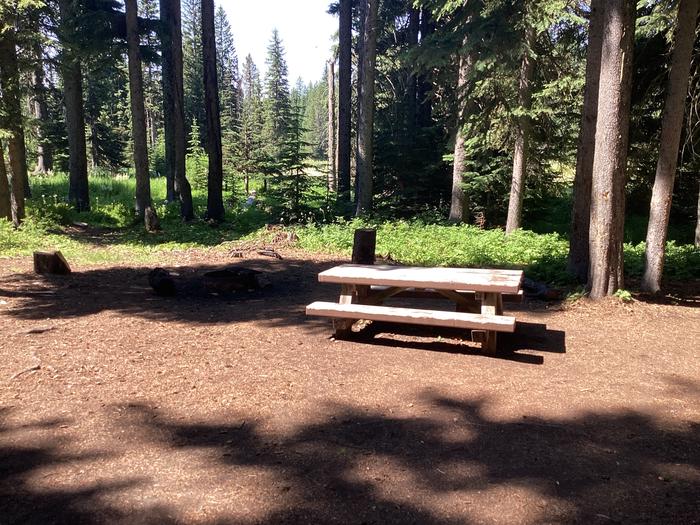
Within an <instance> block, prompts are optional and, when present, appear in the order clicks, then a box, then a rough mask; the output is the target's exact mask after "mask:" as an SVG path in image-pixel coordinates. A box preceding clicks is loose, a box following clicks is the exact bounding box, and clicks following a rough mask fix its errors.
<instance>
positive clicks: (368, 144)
mask: <svg viewBox="0 0 700 525" xmlns="http://www.w3.org/2000/svg"><path fill="white" fill-rule="evenodd" d="M367 1H368V4H367V7H366V9H365V23H364V32H363V34H362V47H361V49H362V53H361V55H360V57H359V60H360V61H361V62H362V76H361V77H360V83H361V86H362V88H361V90H360V94H359V97H360V98H359V101H358V114H357V208H356V210H355V215H357V216H361V215H364V214H366V213H369V212H370V211H371V210H372V192H373V186H372V179H373V176H374V170H373V166H372V162H373V156H374V150H373V134H374V77H375V69H376V64H377V13H378V9H379V0H367Z"/></svg>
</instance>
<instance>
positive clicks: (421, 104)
mask: <svg viewBox="0 0 700 525" xmlns="http://www.w3.org/2000/svg"><path fill="white" fill-rule="evenodd" d="M434 30H435V24H434V22H433V20H432V19H431V16H430V10H429V9H428V8H426V7H424V8H422V9H421V13H420V41H421V43H422V42H424V41H425V39H426V38H428V37H429V36H430V35H431V34H432V33H433V31H434ZM416 89H417V92H416V97H417V99H418V123H419V125H420V126H421V127H428V126H430V125H431V124H432V119H433V103H432V100H431V97H430V90H431V84H430V76H429V75H425V74H423V75H420V76H419V77H418V82H417V88H416Z"/></svg>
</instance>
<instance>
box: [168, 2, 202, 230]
mask: <svg viewBox="0 0 700 525" xmlns="http://www.w3.org/2000/svg"><path fill="white" fill-rule="evenodd" d="M160 17H161V18H160V19H161V24H162V26H161V29H162V35H161V38H162V46H161V50H162V53H163V73H162V76H163V115H164V125H165V136H164V139H165V151H166V164H167V165H168V166H169V167H166V172H167V171H169V172H170V175H169V176H170V177H172V179H173V193H174V194H175V195H176V196H177V197H178V198H179V199H180V216H181V217H182V219H183V220H184V221H190V220H192V219H194V207H193V204H192V188H191V187H190V183H189V182H188V180H187V176H186V173H185V152H186V148H187V142H186V138H185V95H184V80H183V69H182V61H183V58H182V14H181V6H180V0H161V1H160Z"/></svg>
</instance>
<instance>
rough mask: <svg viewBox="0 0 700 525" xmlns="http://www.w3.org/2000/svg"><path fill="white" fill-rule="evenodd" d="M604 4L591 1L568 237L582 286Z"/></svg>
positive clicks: (585, 275) (574, 271)
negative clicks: (581, 110)
mask: <svg viewBox="0 0 700 525" xmlns="http://www.w3.org/2000/svg"><path fill="white" fill-rule="evenodd" d="M603 7H604V5H603V0H592V1H591V14H590V21H589V29H588V51H587V56H586V86H585V88H584V93H583V112H582V115H581V127H580V129H579V136H578V152H577V155H576V176H575V177H574V199H573V200H574V202H573V210H572V213H571V235H570V237H569V261H568V266H569V271H570V272H571V273H572V274H573V275H574V276H575V277H576V279H578V281H579V282H581V283H585V282H586V280H587V279H588V258H589V254H588V231H589V226H590V220H591V184H592V179H593V156H594V154H595V133H596V123H597V121H598V92H599V90H600V54H601V52H602V49H603Z"/></svg>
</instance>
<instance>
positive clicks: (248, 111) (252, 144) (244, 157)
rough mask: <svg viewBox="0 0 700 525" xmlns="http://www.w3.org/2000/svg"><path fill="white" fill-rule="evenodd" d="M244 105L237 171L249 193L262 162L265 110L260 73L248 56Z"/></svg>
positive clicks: (243, 76) (245, 63)
mask: <svg viewBox="0 0 700 525" xmlns="http://www.w3.org/2000/svg"><path fill="white" fill-rule="evenodd" d="M241 87H242V93H243V105H242V112H241V129H240V154H239V157H238V162H237V169H238V170H239V171H241V172H242V173H243V176H244V180H245V193H246V195H247V194H248V193H249V190H250V187H249V181H250V176H251V174H253V173H256V172H259V171H260V167H261V162H262V158H261V155H262V144H263V135H262V129H263V123H264V108H263V101H262V86H261V83H260V73H259V72H258V69H257V67H256V65H255V63H254V62H253V57H251V56H250V55H248V56H247V57H246V58H245V62H244V63H243V75H242V78H241Z"/></svg>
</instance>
